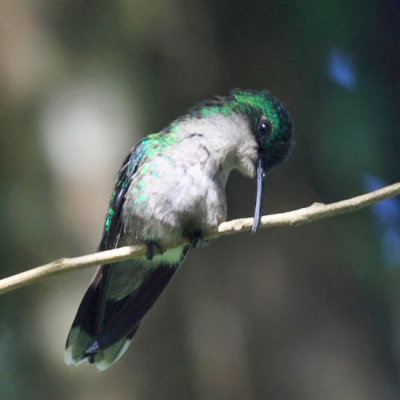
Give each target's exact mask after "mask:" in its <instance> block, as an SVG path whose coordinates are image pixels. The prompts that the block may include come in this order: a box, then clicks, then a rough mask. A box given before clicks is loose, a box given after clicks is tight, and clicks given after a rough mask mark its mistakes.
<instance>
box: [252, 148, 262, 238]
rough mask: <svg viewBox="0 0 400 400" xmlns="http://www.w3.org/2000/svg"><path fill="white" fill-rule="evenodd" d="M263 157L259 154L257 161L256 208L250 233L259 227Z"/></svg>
mask: <svg viewBox="0 0 400 400" xmlns="http://www.w3.org/2000/svg"><path fill="white" fill-rule="evenodd" d="M264 178H265V171H264V157H263V156H262V155H261V154H260V155H259V156H258V160H257V198H256V208H255V210H254V222H253V228H252V229H251V231H252V233H256V232H257V229H258V226H259V225H260V219H261V208H262V201H263V192H264Z"/></svg>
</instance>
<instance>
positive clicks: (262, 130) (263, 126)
mask: <svg viewBox="0 0 400 400" xmlns="http://www.w3.org/2000/svg"><path fill="white" fill-rule="evenodd" d="M271 129H272V127H271V123H270V122H269V121H268V120H267V119H266V118H261V119H260V121H259V122H258V127H257V130H258V134H259V135H260V136H264V137H265V136H269V134H270V133H271Z"/></svg>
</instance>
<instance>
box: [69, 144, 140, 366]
mask: <svg viewBox="0 0 400 400" xmlns="http://www.w3.org/2000/svg"><path fill="white" fill-rule="evenodd" d="M142 155H143V151H142V145H141V143H139V144H138V145H137V146H136V147H134V148H132V150H131V151H130V153H129V154H128V155H127V157H126V158H125V160H124V162H123V164H122V166H121V169H120V170H119V172H118V174H117V177H116V183H115V189H114V192H113V194H112V196H111V200H110V205H109V210H108V213H107V217H106V222H105V226H104V231H103V236H102V239H101V242H100V245H99V250H100V251H102V250H108V249H112V248H116V247H118V243H119V240H120V237H121V234H122V232H123V229H124V224H123V221H122V218H121V212H122V207H123V205H124V201H125V195H126V192H127V190H128V188H129V185H130V182H131V180H132V177H133V175H134V174H135V172H136V171H137V169H138V167H139V165H140V162H141V159H142ZM110 276H111V267H110V265H102V266H100V267H99V269H98V270H97V272H96V275H95V276H94V278H93V280H92V283H91V284H90V287H89V288H88V290H87V292H86V293H85V295H84V297H83V299H82V302H81V304H80V306H79V309H78V311H77V314H76V316H75V319H74V321H73V323H72V327H71V330H70V333H69V336H68V339H67V344H66V347H67V349H69V352H68V351H67V354H66V360H67V362H68V363H71V362H77V361H79V360H80V359H82V358H83V356H84V353H85V349H86V348H87V346H88V345H89V344H90V343H91V342H92V338H93V337H95V336H96V333H97V332H99V330H100V329H101V327H102V325H103V323H104V316H105V312H106V309H107V307H106V305H107V291H108V288H109V280H110ZM115 311H116V310H115Z"/></svg>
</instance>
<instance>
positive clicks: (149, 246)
mask: <svg viewBox="0 0 400 400" xmlns="http://www.w3.org/2000/svg"><path fill="white" fill-rule="evenodd" d="M145 244H146V257H147V259H148V260H152V259H153V257H154V256H155V255H156V254H157V253H158V254H160V255H162V254H164V250H163V248H162V246H161V244H160V243H159V242H156V241H155V240H148V241H147V242H145Z"/></svg>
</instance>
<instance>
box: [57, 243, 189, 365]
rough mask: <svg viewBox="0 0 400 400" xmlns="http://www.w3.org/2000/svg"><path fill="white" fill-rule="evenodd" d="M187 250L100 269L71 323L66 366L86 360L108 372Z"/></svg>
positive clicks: (167, 252) (177, 250)
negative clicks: (107, 369)
mask: <svg viewBox="0 0 400 400" xmlns="http://www.w3.org/2000/svg"><path fill="white" fill-rule="evenodd" d="M188 250H189V247H187V248H182V247H179V248H175V249H168V250H167V251H165V252H164V253H163V254H162V255H156V256H154V257H153V258H152V259H151V260H148V259H146V258H144V257H143V258H139V259H135V260H131V261H124V262H122V263H118V264H115V265H102V266H100V267H99V269H98V270H97V273H96V275H95V276H94V278H93V280H92V282H91V285H90V287H89V289H88V290H87V292H86V294H85V296H84V297H83V299H82V302H81V304H80V306H79V309H78V312H77V314H76V317H75V319H74V322H73V323H72V327H71V330H70V332H69V335H68V339H67V343H66V350H65V361H66V363H67V364H75V365H77V364H80V363H81V362H83V361H86V360H88V361H89V362H90V363H95V364H96V367H97V368H98V369H99V370H104V369H106V368H108V367H109V366H110V365H111V364H113V363H114V362H115V361H117V360H118V359H119V358H120V357H121V356H122V355H123V354H124V352H125V351H126V349H127V348H128V345H129V343H130V342H131V340H132V338H133V336H134V335H135V333H136V331H137V329H138V327H139V325H140V322H141V321H142V318H143V317H144V315H145V314H146V313H147V311H149V309H150V308H151V306H152V305H153V304H154V302H155V301H156V300H157V298H158V297H159V296H160V294H161V292H162V291H163V290H164V288H165V286H166V285H167V283H168V282H169V281H170V279H171V278H172V276H173V275H174V273H175V271H176V270H177V268H178V267H179V265H180V264H181V263H182V261H183V259H184V257H185V255H186V254H187V252H188Z"/></svg>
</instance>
